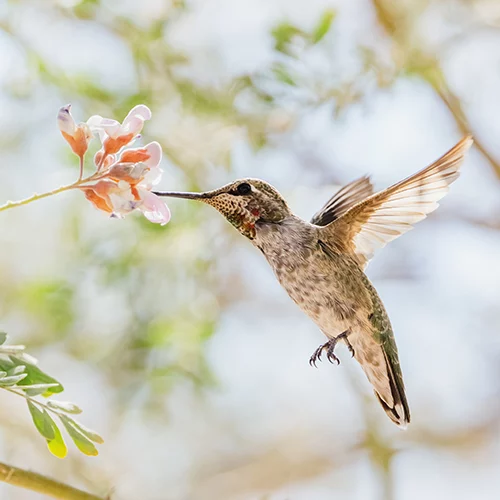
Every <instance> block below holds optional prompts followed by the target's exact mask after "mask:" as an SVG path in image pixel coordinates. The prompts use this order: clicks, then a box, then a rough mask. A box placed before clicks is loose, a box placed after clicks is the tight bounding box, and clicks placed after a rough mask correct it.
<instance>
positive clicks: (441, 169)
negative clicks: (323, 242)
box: [325, 136, 473, 267]
mask: <svg viewBox="0 0 500 500" xmlns="http://www.w3.org/2000/svg"><path fill="white" fill-rule="evenodd" d="M472 143H473V140H472V137H470V136H467V137H464V138H463V139H462V140H461V141H460V142H459V143H458V144H456V145H455V146H454V147H453V148H452V149H450V151H448V152H447V153H446V154H445V155H443V156H442V157H441V158H439V160H437V161H436V162H434V163H432V164H431V165H429V166H428V167H426V168H424V169H423V170H421V171H420V172H418V173H416V174H414V175H412V176H410V177H408V178H406V179H404V180H402V181H401V182H398V183H397V184H394V185H393V186H391V187H389V188H387V189H385V190H383V191H380V192H379V193H376V194H374V195H372V196H370V197H369V198H367V199H365V200H363V201H360V202H359V203H357V204H356V205H354V206H351V207H350V208H349V209H348V210H347V211H346V212H345V213H344V214H343V215H342V216H341V217H339V218H337V219H336V220H334V221H333V222H332V223H331V224H329V225H328V226H327V227H325V231H327V232H328V234H329V235H330V237H333V238H334V240H335V243H336V246H337V247H339V246H340V247H341V248H342V247H343V250H346V251H349V252H352V253H354V254H355V255H356V256H357V257H358V261H359V262H360V264H361V265H362V266H363V267H364V266H365V265H366V264H367V262H368V261H369V260H370V259H371V258H372V256H373V254H374V252H375V251H376V250H378V249H379V248H382V247H383V246H385V245H386V244H387V243H388V242H390V241H392V240H394V239H395V238H397V237H398V236H400V235H401V234H404V233H406V232H407V231H409V230H411V229H412V228H413V224H415V223H417V222H419V221H420V220H422V219H425V217H426V216H427V214H429V213H431V212H432V211H433V210H435V209H436V208H437V207H438V203H437V202H438V201H439V200H440V199H441V198H442V197H443V196H445V195H446V193H447V192H448V190H449V185H450V184H451V183H452V182H453V181H455V180H456V179H457V178H458V176H459V175H460V173H459V168H460V165H461V163H462V161H463V159H464V155H465V153H466V152H467V150H468V149H469V148H470V147H471V145H472Z"/></svg>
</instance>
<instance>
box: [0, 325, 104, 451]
mask: <svg viewBox="0 0 500 500" xmlns="http://www.w3.org/2000/svg"><path fill="white" fill-rule="evenodd" d="M6 340H7V334H6V333H3V332H0V389H4V390H6V391H8V392H10V393H12V394H17V395H18V396H21V397H23V398H25V399H26V402H27V404H28V409H29V412H30V414H31V418H32V419H33V423H34V424H35V427H36V429H37V431H38V432H39V433H40V434H41V435H42V436H43V437H44V438H45V439H46V440H47V446H48V448H49V450H50V452H51V453H52V454H53V455H55V456H56V457H58V458H64V457H65V456H66V455H67V453H68V449H67V447H66V443H65V442H64V439H63V437H62V434H61V431H60V429H59V427H58V425H57V423H56V421H55V420H54V419H53V418H52V416H55V417H57V418H58V419H59V421H60V423H62V425H63V427H64V428H65V429H66V432H67V433H68V435H69V437H70V438H71V439H72V441H73V442H74V443H75V445H76V447H77V448H78V449H79V450H80V451H81V452H82V453H84V454H85V455H91V456H95V455H97V454H98V451H97V448H96V446H95V444H94V443H97V444H102V443H103V442H104V440H103V439H102V437H101V436H99V434H97V433H95V432H94V431H91V430H90V429H87V428H86V427H85V426H83V425H82V424H80V423H79V422H77V421H76V420H75V419H74V418H73V417H72V415H79V414H80V413H82V410H81V408H79V407H78V406H77V405H76V404H74V403H69V402H63V401H57V400H54V399H47V401H43V400H42V399H38V397H40V396H41V397H44V398H50V397H52V396H53V395H54V394H59V393H61V392H63V390H64V388H63V386H62V385H61V383H60V382H58V381H57V380H56V379H55V378H53V377H51V376H50V375H47V374H46V373H44V372H43V371H42V370H40V368H38V366H37V360H36V359H35V358H33V357H32V356H30V355H29V354H26V353H25V352H24V349H25V347H24V346H22V345H4V344H5V341H6Z"/></svg>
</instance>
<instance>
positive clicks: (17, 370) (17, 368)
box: [8, 365, 26, 375]
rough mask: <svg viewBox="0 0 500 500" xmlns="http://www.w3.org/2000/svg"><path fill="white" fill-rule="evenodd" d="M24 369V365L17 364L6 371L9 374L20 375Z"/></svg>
mask: <svg viewBox="0 0 500 500" xmlns="http://www.w3.org/2000/svg"><path fill="white" fill-rule="evenodd" d="M25 371H26V366H24V365H18V366H15V367H14V368H11V369H10V370H9V371H8V374H9V375H20V374H21V373H24V372H25Z"/></svg>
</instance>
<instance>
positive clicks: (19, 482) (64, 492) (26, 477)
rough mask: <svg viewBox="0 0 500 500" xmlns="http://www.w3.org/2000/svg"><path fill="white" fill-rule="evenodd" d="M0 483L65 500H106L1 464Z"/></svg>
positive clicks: (38, 475) (34, 473)
mask: <svg viewBox="0 0 500 500" xmlns="http://www.w3.org/2000/svg"><path fill="white" fill-rule="evenodd" d="M0 481H3V482H4V483H7V484H11V485H12V486H17V487H20V488H25V489H27V490H31V491H36V492H37V493H42V494H44V495H47V496H49V497H52V498H60V499H63V500H105V499H104V497H98V496H96V495H92V494H90V493H86V492H85V491H82V490H79V489H77V488H73V487H72V486H69V485H67V484H64V483H60V482H59V481H55V480H54V479H50V478H48V477H46V476H42V475H41V474H37V473H36V472H31V471H27V470H23V469H18V468H17V467H12V466H11V465H7V464H4V463H1V462H0Z"/></svg>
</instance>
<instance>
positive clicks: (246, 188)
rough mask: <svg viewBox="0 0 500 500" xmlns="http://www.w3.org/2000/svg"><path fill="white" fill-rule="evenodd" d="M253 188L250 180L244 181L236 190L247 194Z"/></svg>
mask: <svg viewBox="0 0 500 500" xmlns="http://www.w3.org/2000/svg"><path fill="white" fill-rule="evenodd" d="M251 190H252V186H250V184H248V182H242V183H241V184H240V185H239V186H238V187H237V188H236V191H237V193H238V194H241V195H245V194H248V193H249V192H250V191H251Z"/></svg>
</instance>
